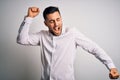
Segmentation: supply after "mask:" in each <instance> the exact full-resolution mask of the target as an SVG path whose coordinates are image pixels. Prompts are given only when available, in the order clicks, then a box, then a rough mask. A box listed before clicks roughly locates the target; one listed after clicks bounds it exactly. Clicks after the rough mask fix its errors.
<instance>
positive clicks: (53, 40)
mask: <svg viewBox="0 0 120 80" xmlns="http://www.w3.org/2000/svg"><path fill="white" fill-rule="evenodd" d="M52 44H53V50H52V55H51V64H50V80H53V71H52V69H53V65H54V53H55V47H56V38H55V37H52Z"/></svg>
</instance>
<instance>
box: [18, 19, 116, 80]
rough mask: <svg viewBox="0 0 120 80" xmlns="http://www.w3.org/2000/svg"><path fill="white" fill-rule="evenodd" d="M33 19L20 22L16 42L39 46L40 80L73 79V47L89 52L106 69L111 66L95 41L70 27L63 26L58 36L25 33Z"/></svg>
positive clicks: (109, 59)
mask: <svg viewBox="0 0 120 80" xmlns="http://www.w3.org/2000/svg"><path fill="white" fill-rule="evenodd" d="M32 20H33V18H30V17H27V18H25V20H24V21H23V23H22V25H21V27H20V29H19V33H18V37H17V42H18V43H19V44H23V45H39V46H40V48H41V61H42V76H41V80H74V68H73V64H74V58H75V55H76V49H77V47H81V48H83V49H84V50H86V51H87V52H89V53H91V54H93V55H94V56H95V57H96V58H97V59H99V60H100V61H101V62H103V64H105V65H106V66H107V68H109V69H110V68H115V65H114V64H113V62H112V60H111V58H110V57H109V56H108V55H107V54H106V53H105V52H104V50H103V49H101V48H100V47H99V46H98V45H97V44H96V43H94V42H92V41H91V40H90V39H88V38H87V37H85V36H84V35H83V34H82V33H80V32H78V31H77V30H76V29H73V28H64V26H63V30H62V34H61V35H60V36H54V35H52V34H51V33H50V32H49V31H46V30H41V31H40V32H38V33H34V34H29V27H30V24H31V23H32Z"/></svg>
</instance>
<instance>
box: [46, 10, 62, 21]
mask: <svg viewBox="0 0 120 80" xmlns="http://www.w3.org/2000/svg"><path fill="white" fill-rule="evenodd" d="M46 17H47V19H48V20H51V19H57V18H61V16H60V13H59V12H58V11H56V12H54V13H50V14H48V15H46Z"/></svg>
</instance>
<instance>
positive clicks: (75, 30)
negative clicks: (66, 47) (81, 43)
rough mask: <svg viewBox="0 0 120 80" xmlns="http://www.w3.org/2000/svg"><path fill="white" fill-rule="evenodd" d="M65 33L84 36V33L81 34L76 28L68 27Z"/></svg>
mask: <svg viewBox="0 0 120 80" xmlns="http://www.w3.org/2000/svg"><path fill="white" fill-rule="evenodd" d="M65 32H66V33H69V34H72V35H79V36H84V34H83V33H81V32H80V31H79V30H78V29H77V28H75V27H66V28H65Z"/></svg>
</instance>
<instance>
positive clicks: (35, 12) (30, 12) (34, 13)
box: [27, 7, 40, 18]
mask: <svg viewBox="0 0 120 80" xmlns="http://www.w3.org/2000/svg"><path fill="white" fill-rule="evenodd" d="M39 12H40V10H39V8H37V7H29V9H28V14H27V17H32V18H34V17H36V16H37V15H38V14H39Z"/></svg>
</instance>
